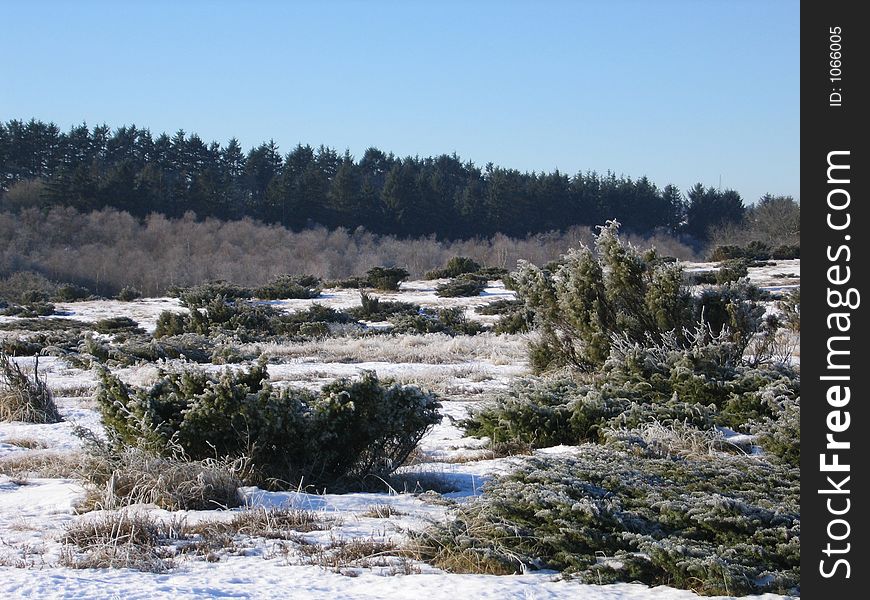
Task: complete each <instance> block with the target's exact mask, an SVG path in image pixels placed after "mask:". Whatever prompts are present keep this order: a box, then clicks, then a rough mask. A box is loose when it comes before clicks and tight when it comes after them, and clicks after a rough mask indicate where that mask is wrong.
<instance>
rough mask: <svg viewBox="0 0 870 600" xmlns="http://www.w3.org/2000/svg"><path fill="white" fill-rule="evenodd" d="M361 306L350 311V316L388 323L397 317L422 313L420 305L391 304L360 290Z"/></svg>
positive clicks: (408, 303)
mask: <svg viewBox="0 0 870 600" xmlns="http://www.w3.org/2000/svg"><path fill="white" fill-rule="evenodd" d="M359 298H360V305H359V306H355V307H353V308H351V309H350V310H348V314H349V315H351V316H352V317H354V318H356V319H362V320H365V321H386V320H388V319H389V318H390V317H393V316H396V315H416V314H418V313H419V312H420V306H419V305H418V304H412V303H410V302H391V301H389V300H381V299H380V298H378V297H377V296H372V295H370V294H367V293H365V292H364V291H363V290H360V293H359Z"/></svg>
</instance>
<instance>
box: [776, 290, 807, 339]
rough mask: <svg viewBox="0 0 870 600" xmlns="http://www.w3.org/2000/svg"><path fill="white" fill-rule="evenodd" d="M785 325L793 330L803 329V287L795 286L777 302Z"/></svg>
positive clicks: (798, 331)
mask: <svg viewBox="0 0 870 600" xmlns="http://www.w3.org/2000/svg"><path fill="white" fill-rule="evenodd" d="M776 306H777V308H779V310H780V312H781V313H782V315H783V317H782V320H783V322H784V323H785V325H786V326H787V327H788V328H789V329H791V330H792V331H796V332H797V333H800V331H801V289H800V288H799V287H798V288H795V289H793V290H792V291H790V292H788V293H787V294H786V295H785V297H784V298H783V299H781V300H779V301H778V302H777V303H776Z"/></svg>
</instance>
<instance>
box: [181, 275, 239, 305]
mask: <svg viewBox="0 0 870 600" xmlns="http://www.w3.org/2000/svg"><path fill="white" fill-rule="evenodd" d="M170 295H173V296H176V297H178V298H179V299H180V300H181V304H182V305H184V306H187V307H188V308H194V307H204V306H208V305H209V304H211V303H212V302H214V301H215V300H218V299H221V300H223V301H232V300H239V299H247V298H251V297H252V296H253V295H254V294H253V291H252V290H251V289H250V288H246V287H243V286H240V285H236V284H235V283H229V282H227V281H223V280H217V281H209V282H206V283H203V284H201V285H195V286H192V287H189V288H182V289H176V290H172V291H171V292H170Z"/></svg>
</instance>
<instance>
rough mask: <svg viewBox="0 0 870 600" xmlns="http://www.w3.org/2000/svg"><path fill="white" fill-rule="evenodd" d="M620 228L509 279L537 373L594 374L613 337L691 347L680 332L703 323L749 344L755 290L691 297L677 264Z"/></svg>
mask: <svg viewBox="0 0 870 600" xmlns="http://www.w3.org/2000/svg"><path fill="white" fill-rule="evenodd" d="M617 231H618V224H617V223H615V222H613V221H611V222H609V223H608V224H607V225H606V226H604V227H602V228H601V232H600V233H599V235H598V236H597V237H596V240H595V251H594V252H593V250H592V249H591V248H588V247H586V246H581V247H580V248H579V249H574V250H571V251H569V252H568V254H566V255H565V256H563V257H562V259H561V260H560V261H558V262H557V263H555V264H553V265H552V267H551V269H540V268H538V267H536V266H534V265H532V264H530V263H527V262H521V263H520V266H519V268H518V270H517V272H515V273H513V274H512V276H511V279H512V282H513V286H514V287H515V288H516V290H517V293H518V295H519V297H520V298H521V299H523V300H524V301H525V303H526V306H527V308H528V309H529V310H530V311H531V312H533V313H534V314H535V321H536V325H537V327H538V331H539V334H540V337H539V338H538V340H537V341H534V342H533V343H531V344H530V347H529V356H530V360H531V363H532V366H533V367H534V368H535V370H537V371H539V372H542V371H547V370H552V369H555V368H559V367H564V366H568V367H571V368H575V369H578V370H580V371H586V372H590V371H593V370H595V369H596V368H598V367H600V366H601V365H602V364H603V363H604V361H605V360H606V359H607V357H608V355H609V352H610V344H611V339H612V337H613V336H614V335H615V334H616V335H621V336H624V337H627V339H629V340H631V341H636V342H645V341H646V340H648V339H652V340H653V341H654V342H657V341H658V340H660V339H661V338H662V336H663V335H664V334H666V333H674V334H675V335H676V339H677V341H678V342H679V343H688V342H687V340H685V339H684V336H683V331H684V330H687V329H689V330H691V329H694V327H695V326H696V325H697V323H698V322H699V321H700V320H703V321H704V322H705V323H707V324H708V325H710V327H712V328H713V330H714V332H716V333H718V332H719V331H720V330H721V329H722V328H723V327H724V326H727V327H728V328H729V332H730V335H732V336H733V337H734V338H737V339H740V340H742V341H743V342H744V347H745V344H748V342H749V339H750V338H751V337H752V335H753V334H754V333H755V331H756V330H757V329H758V327H759V325H760V319H761V315H762V314H763V312H764V311H763V308H761V307H759V306H758V305H757V300H759V299H760V297H759V294H758V292H757V289H756V288H753V287H752V286H750V285H749V284H748V282H745V281H743V282H740V283H739V284H729V285H728V286H724V287H723V288H722V289H717V290H708V291H705V292H704V295H703V296H702V297H701V298H693V297H692V296H691V295H690V294H689V292H688V289H687V287H686V285H685V281H684V277H683V271H682V269H681V268H680V267H679V266H678V265H677V264H675V263H673V262H671V261H666V260H663V259H661V258H659V257H658V256H657V255H656V253H655V251H653V250H650V251H648V252H646V253H641V252H640V251H639V250H638V249H637V248H635V247H634V246H631V245H630V244H623V243H622V242H621V241H620V239H619V237H618V235H617Z"/></svg>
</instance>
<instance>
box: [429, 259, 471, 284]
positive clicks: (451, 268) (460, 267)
mask: <svg viewBox="0 0 870 600" xmlns="http://www.w3.org/2000/svg"><path fill="white" fill-rule="evenodd" d="M479 270H480V263H478V262H476V261H474V260H472V259H470V258H467V257H465V256H454V257H453V258H451V259H450V260H448V261H447V265H446V266H445V267H444V268H443V269H435V270H432V271H429V272H428V273H426V279H441V278H448V277H459V276H460V275H462V274H464V273H477V272H478V271H479Z"/></svg>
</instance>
